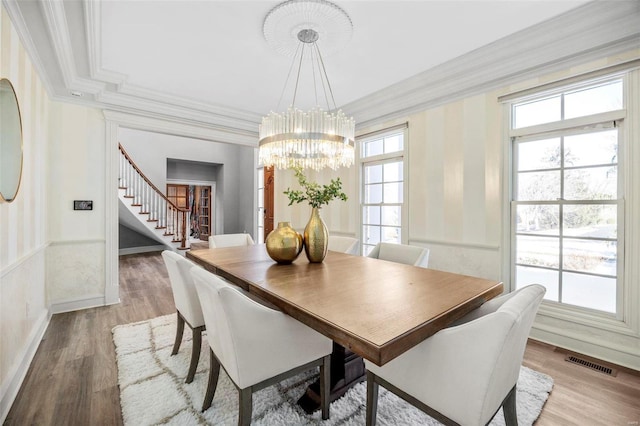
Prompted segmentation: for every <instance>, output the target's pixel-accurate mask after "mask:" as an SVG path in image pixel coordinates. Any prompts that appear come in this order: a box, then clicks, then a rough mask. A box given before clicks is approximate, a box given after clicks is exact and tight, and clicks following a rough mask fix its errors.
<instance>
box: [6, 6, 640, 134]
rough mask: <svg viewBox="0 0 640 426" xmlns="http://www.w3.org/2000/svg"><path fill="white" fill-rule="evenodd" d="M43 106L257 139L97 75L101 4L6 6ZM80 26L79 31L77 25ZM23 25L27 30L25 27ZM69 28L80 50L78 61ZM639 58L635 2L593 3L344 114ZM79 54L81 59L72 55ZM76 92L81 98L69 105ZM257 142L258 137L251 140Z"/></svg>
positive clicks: (242, 127)
mask: <svg viewBox="0 0 640 426" xmlns="http://www.w3.org/2000/svg"><path fill="white" fill-rule="evenodd" d="M2 2H3V4H4V6H5V8H6V9H7V11H8V14H9V17H10V18H11V20H12V22H13V24H14V26H15V27H16V30H17V32H18V34H19V36H20V39H21V40H22V43H23V45H24V46H25V49H26V50H27V52H28V54H29V57H30V58H31V60H32V62H33V64H34V67H35V68H36V70H37V72H38V74H39V76H40V78H41V80H42V81H43V84H44V86H45V88H46V90H47V92H48V94H49V96H50V97H51V98H52V99H53V100H56V101H61V102H71V103H75V104H83V105H87V106H91V107H95V108H102V109H109V110H118V111H122V112H127V113H133V114H136V115H147V116H149V117H163V118H164V119H166V120H169V121H172V122H183V123H184V124H185V125H193V124H194V123H195V124H196V125H197V126H200V127H203V128H210V129H212V130H214V131H217V130H218V129H234V130H237V131H240V132H241V133H243V134H246V135H254V134H256V133H257V128H258V124H259V122H260V119H261V117H260V116H258V115H257V114H255V113H251V112H248V111H242V110H237V109H232V108H226V107H224V106H221V105H211V104H208V103H204V102H198V101H195V100H189V99H184V98H180V97H178V96H175V95H169V94H164V93H160V92H157V91H152V90H148V89H145V88H142V87H138V86H135V85H132V84H130V83H128V82H127V76H126V75H123V74H120V73H116V72H113V71H111V70H108V69H104V68H103V67H102V65H101V63H100V62H101V40H100V38H101V29H100V23H101V6H100V2H94V1H84V2H82V3H77V4H76V3H74V4H73V5H72V6H68V7H81V8H82V10H79V9H74V10H71V9H69V10H66V11H65V3H64V2H60V1H57V0H42V1H39V2H26V1H17V0H2ZM80 21H84V22H80ZM27 23H28V24H29V26H27ZM69 25H73V26H74V27H73V28H82V31H83V32H84V36H85V40H84V41H85V43H84V45H83V46H82V47H79V46H78V44H76V49H75V51H74V49H73V45H72V42H71V32H70V30H69V28H70V27H69ZM639 48H640V2H639V1H628V0H620V1H615V2H610V1H593V2H591V3H587V4H585V5H583V6H581V7H579V8H576V9H573V10H571V11H569V12H567V13H565V14H563V15H559V16H557V17H556V18H554V19H551V20H548V21H545V22H543V23H541V24H538V25H536V26H533V27H530V28H528V29H525V30H523V31H520V32H518V33H516V34H512V35H510V36H508V37H505V38H503V39H501V40H498V41H496V42H494V43H492V44H490V45H487V46H484V47H481V48H479V49H476V50H474V51H472V52H470V53H468V54H466V55H463V56H460V57H458V58H455V59H453V60H451V61H449V62H447V63H445V64H442V65H439V66H437V67H434V68H432V69H430V70H427V71H424V72H422V73H420V74H417V75H415V76H414V77H411V78H408V79H406V80H404V81H402V82H399V83H397V84H394V85H392V86H390V87H388V88H386V89H383V90H380V91H378V92H376V93H373V94H371V95H368V96H365V97H363V98H361V99H359V100H357V101H354V102H351V103H348V104H345V105H343V106H342V109H343V110H345V111H348V112H349V114H350V115H352V116H354V118H355V119H356V122H357V123H358V124H357V129H366V128H367V127H371V126H373V125H378V124H382V123H384V122H387V121H390V120H394V119H399V118H403V117H406V116H407V115H410V114H412V113H416V112H419V111H423V110H425V109H428V108H432V107H435V106H438V105H442V104H445V103H448V102H452V101H455V100H458V99H462V98H464V97H468V96H472V95H475V94H479V93H486V92H487V91H490V90H495V89H499V88H502V87H505V86H507V85H509V84H511V83H515V82H518V81H523V80H525V79H527V78H531V77H536V76H540V75H543V74H546V73H551V72H554V71H559V70H566V69H568V68H570V67H571V66H573V65H578V64H584V63H586V62H588V61H590V60H597V59H602V58H603V57H605V56H611V55H614V54H616V53H620V52H628V51H631V50H633V49H639ZM78 50H81V51H78ZM70 91H80V92H82V93H84V94H85V96H83V97H82V98H77V97H74V96H71V94H70ZM256 137H257V136H256Z"/></svg>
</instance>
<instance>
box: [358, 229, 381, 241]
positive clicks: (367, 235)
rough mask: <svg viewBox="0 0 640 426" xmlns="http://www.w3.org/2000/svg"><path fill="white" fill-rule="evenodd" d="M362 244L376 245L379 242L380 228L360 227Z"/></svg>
mask: <svg viewBox="0 0 640 426" xmlns="http://www.w3.org/2000/svg"><path fill="white" fill-rule="evenodd" d="M362 242H363V243H364V244H372V245H376V244H378V243H379V242H380V227H379V226H366V225H365V226H363V227H362Z"/></svg>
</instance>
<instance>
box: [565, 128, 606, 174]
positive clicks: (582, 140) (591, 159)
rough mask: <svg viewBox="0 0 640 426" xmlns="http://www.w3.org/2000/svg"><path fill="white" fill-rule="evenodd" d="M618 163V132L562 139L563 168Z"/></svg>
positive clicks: (588, 134)
mask: <svg viewBox="0 0 640 426" xmlns="http://www.w3.org/2000/svg"><path fill="white" fill-rule="evenodd" d="M617 162H618V131H617V130H610V131H606V132H597V133H587V134H584V135H575V136H567V137H565V138H564V163H565V167H580V166H595V165H598V164H616V163H617Z"/></svg>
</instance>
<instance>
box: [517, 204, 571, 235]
mask: <svg viewBox="0 0 640 426" xmlns="http://www.w3.org/2000/svg"><path fill="white" fill-rule="evenodd" d="M516 212H517V217H516V226H517V228H516V230H517V232H518V233H519V234H545V235H559V232H560V207H559V206H557V205H555V206H554V205H549V204H536V205H520V206H517V208H516Z"/></svg>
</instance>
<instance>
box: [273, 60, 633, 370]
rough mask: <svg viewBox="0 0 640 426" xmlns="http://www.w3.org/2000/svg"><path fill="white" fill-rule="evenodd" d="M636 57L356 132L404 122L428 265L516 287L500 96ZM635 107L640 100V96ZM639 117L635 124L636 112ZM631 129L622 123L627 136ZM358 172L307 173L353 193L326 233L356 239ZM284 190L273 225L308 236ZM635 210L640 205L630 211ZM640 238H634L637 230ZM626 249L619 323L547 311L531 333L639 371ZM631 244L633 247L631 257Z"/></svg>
mask: <svg viewBox="0 0 640 426" xmlns="http://www.w3.org/2000/svg"><path fill="white" fill-rule="evenodd" d="M638 58H640V50H634V51H630V52H627V53H625V54H619V55H616V56H613V57H607V58H603V59H601V60H598V61H595V62H591V63H587V64H583V65H580V66H577V67H573V68H571V69H567V70H565V71H563V72H558V73H554V74H550V75H544V76H541V77H539V78H535V79H530V80H527V81H523V82H520V83H517V84H513V85H510V86H507V87H503V88H499V89H496V90H492V91H490V92H487V93H483V94H478V95H475V96H469V97H467V98H464V99H461V100H456V101H452V102H449V103H447V104H445V105H441V106H438V107H435V108H430V109H427V110H425V111H422V112H420V113H417V114H413V115H410V116H407V117H402V118H399V119H396V120H393V121H389V122H385V123H381V124H379V125H376V126H372V127H370V128H362V129H358V134H366V133H369V132H372V131H377V130H381V129H385V128H388V127H391V126H394V125H396V124H400V123H403V122H408V150H407V151H408V152H407V155H408V161H409V175H408V178H407V184H408V193H409V195H408V199H407V200H406V204H407V208H408V210H409V220H408V225H407V233H408V241H409V243H410V244H413V245H418V246H423V247H428V248H429V249H430V257H429V266H430V267H431V268H435V269H441V270H445V271H451V272H456V273H462V274H468V275H474V276H479V277H484V278H489V279H495V280H503V281H505V288H506V289H507V290H509V288H510V287H509V286H510V280H509V277H508V272H507V271H508V270H509V268H508V267H507V268H505V265H508V261H507V260H505V259H507V258H508V255H509V252H510V247H509V246H508V240H509V239H508V234H507V236H506V238H505V235H504V234H505V232H507V233H508V226H507V227H506V228H505V225H504V224H505V221H508V217H504V216H505V213H504V207H505V199H504V197H505V195H504V194H505V185H507V184H508V180H507V179H508V176H505V172H503V169H504V163H505V161H504V156H505V152H508V150H507V149H506V148H505V147H506V146H507V144H508V143H509V142H508V139H507V138H506V133H504V131H503V129H504V128H505V124H504V121H505V117H504V116H503V114H504V112H503V111H504V110H503V106H502V105H501V104H500V103H499V102H498V97H499V96H501V95H503V94H507V93H512V92H515V91H518V90H522V89H525V88H531V87H536V86H538V85H541V84H544V83H547V82H552V81H556V80H558V79H562V78H566V77H570V76H574V75H579V74H581V73H585V72H589V71H593V70H597V69H600V68H603V67H606V66H609V65H613V64H616V63H620V62H624V61H628V60H632V59H638ZM639 73H640V71H635V72H634V74H633V75H632V79H633V78H635V79H636V80H640V77H639V76H638V74H639ZM633 76H635V77H633ZM631 103H633V101H632V102H631ZM635 104H640V101H638V100H637V99H636V100H635ZM635 114H636V117H637V116H638V115H640V111H637V112H636V113H635ZM633 125H634V124H633V123H627V124H626V129H627V131H628V132H629V129H630V128H631V126H633ZM639 130H640V129H638V126H637V124H635V132H633V134H630V135H629V137H630V140H629V143H630V144H633V147H634V148H635V149H636V151H635V152H636V154H634V155H635V157H633V158H632V159H630V160H629V161H630V162H629V166H630V167H632V168H634V170H635V169H637V164H638V163H637V161H636V158H638V159H640V154H638V153H637V152H638V149H637V147H638V146H640V131H639ZM358 173H359V167H358V166H355V167H351V168H349V169H346V170H342V169H341V170H339V171H337V172H332V171H329V172H323V173H321V174H311V177H314V178H316V179H317V180H318V181H319V182H320V183H327V182H328V180H329V179H330V178H331V177H335V176H341V177H342V179H343V181H344V182H345V187H346V188H347V192H348V194H349V200H348V201H347V202H346V203H342V202H336V201H334V202H332V203H331V204H330V205H329V207H325V208H324V209H323V211H322V216H323V217H324V218H325V222H326V223H327V226H328V227H329V230H330V233H342V234H346V235H356V236H358V237H359V229H358V226H359V225H358V214H359V195H358V181H359V176H358ZM635 173H636V174H635V175H634V176H635V177H633V178H631V179H630V180H629V182H628V183H627V184H631V185H633V189H632V190H631V192H632V193H633V194H640V178H638V173H637V172H635ZM288 186H294V187H296V188H297V184H296V183H295V181H294V179H293V175H292V173H291V172H290V171H279V170H278V171H276V187H275V192H276V194H275V203H276V206H275V209H274V210H275V221H276V222H278V221H283V220H290V221H291V222H292V224H293V226H294V227H295V228H297V229H303V228H304V226H305V224H306V221H307V220H308V216H309V211H310V209H309V207H308V206H306V205H300V206H293V207H288V206H287V202H288V200H287V198H286V197H285V196H284V195H283V194H282V192H283V191H284V190H285V189H286V188H287V187H288ZM636 197H638V196H637V195H636ZM628 204H630V203H628ZM638 204H639V203H638V200H637V199H636V200H635V201H634V205H635V206H637V205H638ZM628 207H629V208H630V209H631V208H632V207H631V206H630V205H629V206H628ZM633 209H634V210H630V211H634V212H637V213H640V209H638V208H637V207H633ZM637 213H634V216H632V217H631V218H630V220H629V219H627V228H629V227H630V226H635V227H636V228H637V227H638V223H640V218H639V217H638V214H637ZM632 224H635V225H632ZM634 232H635V234H634V235H637V234H638V231H637V230H636V231H634ZM505 241H506V242H505ZM628 245H629V247H628V248H627V255H628V258H627V263H628V265H630V267H629V268H628V270H627V274H626V277H625V283H626V287H627V289H626V290H625V291H627V299H628V304H627V306H626V311H625V318H624V320H623V321H618V320H603V319H597V318H587V317H585V318H582V319H580V320H578V321H576V318H575V317H572V316H571V315H566V314H558V313H557V312H555V313H554V312H551V311H549V312H546V311H545V307H543V308H542V309H541V313H540V314H539V315H538V319H537V321H536V326H535V327H534V331H533V335H534V336H535V337H536V338H539V339H540V340H543V341H547V342H549V343H552V344H555V345H558V346H561V347H566V348H569V349H572V350H575V351H578V352H581V353H585V354H587V355H592V356H595V357H598V358H601V359H605V360H609V361H612V362H614V363H618V364H620V365H624V366H628V367H631V368H635V369H638V370H640V327H639V324H640V309H639V307H640V302H639V301H638V300H636V299H639V298H638V297H637V295H639V294H640V276H639V275H640V273H639V272H638V270H639V269H640V268H637V267H635V266H633V265H637V264H639V263H640V259H639V258H638V252H640V249H637V246H638V242H635V243H630V244H629V242H628ZM632 247H636V250H635V251H632V250H631V248H632Z"/></svg>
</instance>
